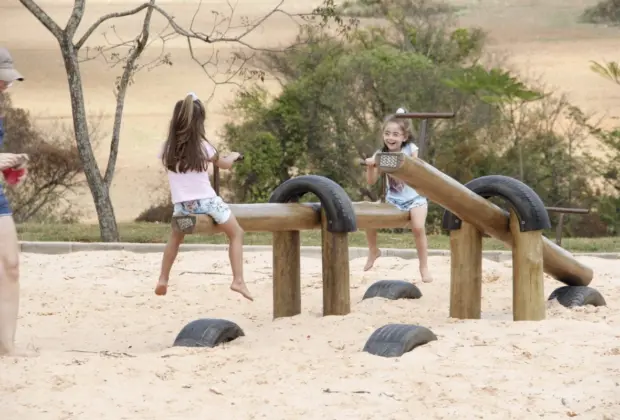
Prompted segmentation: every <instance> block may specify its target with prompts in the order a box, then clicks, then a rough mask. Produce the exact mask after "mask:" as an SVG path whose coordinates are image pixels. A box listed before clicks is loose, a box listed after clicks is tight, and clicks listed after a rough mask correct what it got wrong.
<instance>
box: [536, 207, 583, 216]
mask: <svg viewBox="0 0 620 420" xmlns="http://www.w3.org/2000/svg"><path fill="white" fill-rule="evenodd" d="M545 208H546V209H547V211H548V212H551V213H567V214H588V213H590V209H578V208H572V207H545Z"/></svg>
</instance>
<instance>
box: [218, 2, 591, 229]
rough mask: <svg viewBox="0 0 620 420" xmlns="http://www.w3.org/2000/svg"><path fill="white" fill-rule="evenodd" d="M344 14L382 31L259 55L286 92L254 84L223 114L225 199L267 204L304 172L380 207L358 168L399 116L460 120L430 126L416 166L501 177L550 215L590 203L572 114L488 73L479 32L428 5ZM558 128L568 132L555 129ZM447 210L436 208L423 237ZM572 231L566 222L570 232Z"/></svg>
mask: <svg viewBox="0 0 620 420" xmlns="http://www.w3.org/2000/svg"><path fill="white" fill-rule="evenodd" d="M343 13H345V14H346V13H348V14H352V15H356V16H372V17H376V18H379V23H376V24H368V23H366V24H365V25H364V27H363V28H358V29H356V30H354V31H351V33H349V34H348V37H347V39H346V41H341V42H336V41H335V40H334V39H330V38H328V37H327V36H326V35H324V34H323V33H321V32H319V31H315V32H312V33H311V32H305V33H303V34H300V37H305V38H306V39H307V41H308V42H307V43H305V45H304V46H302V47H299V48H296V49H293V50H290V51H287V52H286V53H281V54H269V53H268V54H264V55H262V57H261V63H260V65H261V66H262V67H263V68H264V70H265V71H266V72H267V73H268V74H272V75H274V76H275V77H276V78H277V79H278V80H279V81H280V83H281V86H282V89H281V92H280V93H279V94H278V95H275V96H271V95H269V94H268V93H267V92H266V91H265V90H263V89H262V88H260V87H256V86H255V87H252V88H248V89H246V90H245V91H244V92H243V93H242V94H240V95H239V96H238V97H237V99H236V101H235V102H234V103H233V104H232V105H231V106H230V110H229V111H230V112H231V113H232V114H234V115H239V118H238V119H237V120H235V121H234V122H232V123H230V124H227V125H226V126H225V128H224V130H223V132H222V136H223V139H224V142H225V144H226V148H229V149H231V150H238V151H242V152H245V153H246V159H245V161H244V162H243V163H241V164H239V165H236V166H235V168H234V169H233V171H232V172H231V176H230V177H229V178H228V179H227V180H226V184H225V185H226V186H227V187H228V189H229V190H230V192H231V197H228V198H229V199H233V200H234V201H242V202H264V201H265V200H266V199H267V198H268V196H269V194H270V193H271V191H272V190H273V189H274V188H275V187H276V186H277V185H279V184H280V183H281V182H283V181H285V180H286V179H288V178H290V177H292V176H296V175H298V174H306V173H312V174H320V175H323V176H327V177H329V178H331V179H333V180H335V181H336V182H338V183H339V184H340V185H342V186H343V188H345V190H346V191H347V192H348V193H349V195H350V196H351V198H352V199H353V200H367V199H370V200H373V201H374V200H377V199H379V198H380V195H381V191H379V188H378V185H375V186H368V185H366V183H365V177H364V171H363V168H361V167H360V166H359V164H358V163H357V161H356V159H359V158H360V157H367V156H370V155H371V154H372V153H373V152H374V151H375V150H377V149H378V148H379V147H380V146H381V139H380V137H379V135H380V131H381V130H380V128H381V125H382V122H383V119H384V118H385V116H386V115H388V114H390V113H393V112H394V111H395V110H396V109H397V108H398V107H400V106H405V107H406V108H408V109H409V110H411V111H454V112H456V115H457V116H456V118H454V119H450V120H436V121H433V122H432V127H431V128H432V130H431V139H430V143H428V144H427V148H426V151H425V155H424V157H423V158H424V159H425V160H426V161H428V162H429V163H431V164H432V165H434V166H435V167H437V168H438V169H440V170H441V171H443V172H445V173H447V174H448V175H450V176H452V177H454V178H455V179H457V180H458V181H460V182H462V183H465V182H468V181H470V180H471V179H473V178H476V177H479V176H482V175H488V174H505V175H509V176H515V177H517V178H519V179H522V180H523V181H524V182H526V183H528V184H529V185H531V186H532V187H533V188H534V189H535V190H536V191H537V192H538V193H539V195H541V197H542V199H543V200H544V201H545V202H546V203H547V205H550V206H551V205H553V206H562V205H563V206H579V205H584V206H590V205H591V204H592V196H593V194H594V192H593V191H592V190H591V188H590V187H589V182H588V179H589V176H590V174H589V173H588V171H589V167H590V165H588V164H587V162H586V161H585V160H584V159H585V158H583V157H582V156H580V153H579V152H580V150H579V147H580V144H581V143H582V142H581V140H583V136H584V135H585V133H584V130H583V127H581V126H579V120H578V118H577V117H576V116H575V115H576V114H575V113H574V112H573V107H571V106H570V104H569V103H568V102H567V101H566V100H565V99H564V98H562V97H554V96H552V95H549V94H546V93H542V92H543V89H542V88H536V87H532V86H528V85H527V84H526V83H525V82H524V81H522V80H519V78H518V77H517V76H516V75H514V74H512V73H510V72H508V71H506V70H505V69H502V68H499V67H494V68H487V67H485V66H483V65H482V64H481V62H482V60H481V58H482V53H483V50H484V40H485V36H484V33H483V32H482V31H480V30H479V29H476V28H459V27H456V26H454V25H453V16H452V15H451V13H450V11H449V10H448V9H446V8H444V7H443V6H442V4H439V3H434V2H431V1H428V0H398V1H394V0H391V1H388V0H374V1H370V0H364V1H362V0H359V1H357V2H354V3H349V4H345V7H344V8H343ZM560 118H563V119H565V120H567V121H568V122H569V124H568V126H570V127H571V128H570V129H567V128H565V129H564V130H563V131H558V130H557V126H558V124H557V122H558V120H559V119H560ZM415 125H416V129H417V128H418V122H417V121H416V122H415ZM564 125H565V126H566V124H564ZM442 211H443V210H442V209H441V208H440V207H439V206H437V205H434V204H432V205H431V208H430V212H429V221H430V223H431V228H430V230H433V227H432V226H434V227H438V226H439V223H440V216H441V212H442ZM578 222H579V220H578V219H576V218H571V224H569V225H568V227H567V229H568V230H569V231H570V229H573V228H574V227H575V226H577V225H578Z"/></svg>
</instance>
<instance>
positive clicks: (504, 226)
mask: <svg viewBox="0 0 620 420" xmlns="http://www.w3.org/2000/svg"><path fill="white" fill-rule="evenodd" d="M375 162H376V163H377V165H378V167H379V168H380V169H381V171H382V172H386V173H389V174H390V175H392V176H394V177H396V178H399V179H401V180H402V181H403V182H405V183H406V184H407V185H409V186H411V187H412V188H415V189H416V190H417V191H418V192H419V193H420V194H422V195H424V196H426V197H427V198H428V199H429V200H430V201H433V202H435V203H437V204H439V205H440V206H442V207H444V208H445V209H448V210H450V211H451V212H452V213H454V214H455V215H456V216H458V217H459V218H460V219H461V220H463V221H464V222H467V223H470V224H472V225H473V226H475V227H476V228H477V229H478V230H480V231H481V232H483V233H486V234H488V235H490V236H493V237H494V238H497V239H499V240H501V241H502V242H504V243H505V244H507V245H508V246H510V247H511V248H512V247H513V245H514V244H513V238H512V234H511V233H510V230H509V217H508V216H507V215H506V213H505V212H504V211H503V210H502V209H501V208H499V207H498V206H496V205H495V204H493V203H491V202H490V201H488V200H486V199H484V198H483V197H481V196H479V195H478V194H476V193H474V192H472V191H471V190H469V189H468V188H467V187H465V186H464V185H462V184H461V183H460V182H458V181H456V180H455V179H454V178H451V177H450V176H448V175H446V174H444V173H443V172H441V171H440V170H439V169H437V168H435V167H433V166H432V165H429V164H428V163H426V162H424V161H423V160H421V159H419V158H411V157H409V156H407V155H405V154H403V153H377V155H376V156H375ZM542 249H543V259H544V271H545V272H546V273H547V274H549V275H551V276H552V277H554V278H555V279H556V280H558V281H561V282H563V283H565V284H567V285H569V286H587V285H589V284H590V282H591V281H592V277H593V271H592V269H591V268H590V267H588V266H586V265H584V264H582V263H580V262H579V261H577V260H576V259H575V258H574V257H573V256H572V255H571V254H570V253H569V252H568V251H566V250H565V249H563V248H561V247H559V246H558V245H556V244H554V243H553V242H551V241H550V240H549V239H547V238H545V237H543V248H542Z"/></svg>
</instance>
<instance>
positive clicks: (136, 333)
mask: <svg viewBox="0 0 620 420" xmlns="http://www.w3.org/2000/svg"><path fill="white" fill-rule="evenodd" d="M160 257H161V255H160V254H133V253H128V252H81V253H75V254H68V255H63V256H53V255H49V256H47V255H36V254H24V255H23V257H22V260H23V288H22V296H23V299H22V309H21V318H20V320H19V331H18V337H17V344H18V347H19V348H20V349H22V350H30V351H32V352H34V353H35V356H34V357H31V358H4V359H0V399H1V401H2V403H1V404H0V419H2V420H19V419H24V420H25V419H28V420H30V419H32V420H47V419H50V420H52V419H53V420H61V419H88V420H92V419H98V420H108V419H109V420H112V419H113V420H120V419H140V420H143V419H144V420H146V419H167V420H169V419H189V418H191V419H194V418H195V419H198V418H200V419H224V418H231V419H235V420H241V419H255V418H265V419H287V420H288V419H301V418H303V419H338V420H340V419H414V418H415V419H441V418H445V419H470V418H485V419H491V418H492V419H513V418H514V419H526V418H536V417H538V416H544V418H551V419H555V418H558V419H563V418H566V417H571V416H574V415H577V416H578V417H577V418H579V419H614V418H620V386H619V383H620V311H619V309H618V308H619V307H618V303H617V302H618V301H619V299H620V277H618V272H619V270H620V261H617V260H604V259H598V258H580V259H581V260H582V261H583V262H584V263H586V264H589V265H591V266H592V267H593V268H594V270H595V273H596V274H595V279H594V281H593V282H592V286H593V287H595V288H597V289H598V290H599V291H600V292H601V293H602V294H603V296H604V297H605V298H606V300H607V303H608V306H607V307H599V308H594V307H582V308H576V309H572V310H569V309H567V308H564V307H562V306H560V305H559V304H557V303H556V302H554V303H550V304H549V305H548V310H547V320H545V321H542V322H519V323H515V322H512V318H511V316H512V315H511V304H512V298H511V295H512V292H511V290H512V288H511V275H510V274H511V268H510V262H507V263H496V262H492V261H488V260H485V261H484V285H483V319H482V320H475V321H474V320H471V321H457V320H450V319H449V318H448V296H449V259H448V258H445V257H433V258H431V266H432V270H433V273H434V275H435V277H436V281H435V282H434V283H432V284H418V285H419V287H420V288H421V290H422V292H423V297H422V298H421V299H419V300H410V301H404V300H402V301H388V300H384V299H371V300H366V301H361V297H362V295H363V294H364V292H365V290H366V288H367V287H368V286H369V285H370V284H371V283H372V282H374V281H376V280H380V279H403V278H404V279H408V278H411V277H412V276H413V277H414V278H415V279H416V280H417V279H418V278H419V275H418V274H417V260H404V259H399V258H392V257H384V258H382V259H379V260H378V261H377V264H376V266H375V268H374V269H373V270H372V271H371V272H367V273H364V272H363V271H362V267H363V264H364V258H358V259H355V260H353V261H352V262H351V271H352V276H351V288H352V290H351V294H352V296H351V297H352V312H351V314H350V315H347V316H344V317H322V316H321V311H322V295H321V276H320V260H317V259H314V258H304V259H303V261H302V282H303V291H302V293H303V298H302V314H301V315H299V316H296V317H293V318H286V319H278V320H275V321H274V320H272V294H271V293H272V288H271V258H272V256H271V253H268V252H266V253H246V256H245V259H246V264H245V270H246V275H247V280H248V282H249V286H250V287H251V290H252V292H253V293H254V295H255V297H256V301H255V302H254V303H250V302H248V301H245V300H243V299H242V298H241V297H240V296H238V295H236V294H234V293H233V292H231V291H229V289H228V284H229V281H230V276H229V266H228V262H227V254H226V253H225V252H224V251H219V252H209V253H206V252H192V253H182V254H180V256H179V260H178V263H177V265H176V266H175V267H174V269H173V278H172V286H171V288H170V291H169V294H168V295H167V296H166V297H164V298H161V297H157V296H155V295H154V294H153V287H154V284H155V281H156V276H157V272H158V269H159V260H160ZM207 272H210V273H209V274H207ZM561 285H562V284H561V283H558V282H557V281H554V280H550V279H547V281H546V283H545V294H546V295H548V294H549V293H551V291H552V290H554V289H555V288H556V287H559V286H561ZM202 317H222V318H226V319H229V320H232V321H235V322H237V323H238V324H239V325H240V326H241V327H242V328H243V329H244V330H245V333H246V336H245V337H242V338H239V339H237V340H235V341H233V342H231V343H229V344H227V345H224V346H221V347H218V348H214V349H187V348H171V345H172V342H173V340H174V338H175V336H176V334H177V333H178V332H179V331H180V330H181V328H182V327H183V326H184V325H185V324H186V323H188V322H190V321H192V320H194V319H197V318H202ZM398 322H403V323H413V324H419V325H423V326H426V327H428V328H431V329H432V330H433V331H434V332H435V333H436V334H437V336H438V337H439V340H438V341H435V342H431V343H429V344H427V345H425V346H422V347H419V348H417V349H415V350H413V351H412V352H410V353H407V354H405V355H404V356H403V357H401V358H396V359H386V358H381V357H377V356H372V355H369V354H367V353H363V352H362V351H361V350H362V348H363V346H364V343H365V342H366V340H367V339H368V337H369V336H370V335H371V333H372V332H373V331H374V330H375V329H376V328H378V327H380V326H382V325H384V324H386V323H398ZM100 352H106V353H100Z"/></svg>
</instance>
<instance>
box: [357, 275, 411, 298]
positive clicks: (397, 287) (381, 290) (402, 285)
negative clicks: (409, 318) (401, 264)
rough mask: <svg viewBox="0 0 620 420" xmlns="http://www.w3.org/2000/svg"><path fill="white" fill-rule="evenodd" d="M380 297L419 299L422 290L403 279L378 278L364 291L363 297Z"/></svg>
mask: <svg viewBox="0 0 620 420" xmlns="http://www.w3.org/2000/svg"><path fill="white" fill-rule="evenodd" d="M374 297H380V298H384V299H390V300H397V299H420V298H421V297H422V292H421V291H420V289H418V287H417V286H416V285H415V284H413V283H411V282H408V281H404V280H379V281H377V282H375V283H373V284H371V285H370V287H369V288H368V289H367V290H366V293H364V297H363V298H362V300H364V299H370V298H374Z"/></svg>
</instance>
